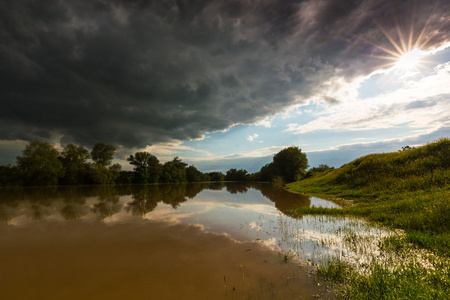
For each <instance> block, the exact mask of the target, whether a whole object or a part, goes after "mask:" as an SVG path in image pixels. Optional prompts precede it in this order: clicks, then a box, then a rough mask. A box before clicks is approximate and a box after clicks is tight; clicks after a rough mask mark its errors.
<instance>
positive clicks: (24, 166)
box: [17, 141, 64, 185]
mask: <svg viewBox="0 0 450 300" xmlns="http://www.w3.org/2000/svg"><path fill="white" fill-rule="evenodd" d="M17 167H18V168H19V170H20V173H21V176H22V178H23V183H24V184H25V185H56V184H57V183H58V177H60V176H62V175H63V173H64V170H63V165H62V163H61V162H60V161H59V160H58V151H57V150H56V149H54V148H53V147H52V146H51V145H50V144H49V143H47V142H40V141H33V142H30V143H29V144H28V145H27V146H26V147H25V150H23V151H22V156H17Z"/></svg>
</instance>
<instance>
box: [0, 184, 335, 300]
mask: <svg viewBox="0 0 450 300" xmlns="http://www.w3.org/2000/svg"><path fill="white" fill-rule="evenodd" d="M314 201H316V202H317V203H319V202H320V201H323V200H320V199H311V198H310V197H305V196H299V195H294V194H290V193H287V192H285V191H282V190H277V189H274V188H272V187H271V186H270V185H266V184H237V183H232V184H231V183H230V184H192V185H159V186H126V187H66V188H62V187H60V188H29V189H1V190H0V299H318V298H322V299H328V298H330V297H332V295H331V294H330V293H329V292H327V288H326V287H324V285H323V284H321V285H320V286H319V285H318V283H319V284H320V282H318V281H317V280H316V279H315V276H314V274H313V273H311V270H309V267H307V266H305V265H304V264H302V263H301V260H298V259H291V258H289V257H288V256H286V249H283V243H284V242H286V235H287V233H286V232H283V230H280V227H282V226H283V224H286V223H289V222H290V221H292V220H294V219H295V218H292V217H291V216H290V213H289V210H290V209H293V208H295V207H298V206H309V205H311V202H314ZM320 204H321V205H331V206H332V205H333V204H330V203H326V202H322V203H319V205H320ZM288 226H289V225H288ZM296 226H298V224H297V225H296ZM286 258H288V259H286Z"/></svg>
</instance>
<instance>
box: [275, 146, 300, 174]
mask: <svg viewBox="0 0 450 300" xmlns="http://www.w3.org/2000/svg"><path fill="white" fill-rule="evenodd" d="M273 164H274V167H275V168H276V169H278V170H279V175H280V176H282V177H283V179H284V181H286V182H292V181H296V180H299V179H300V178H301V177H303V176H304V175H305V170H306V168H308V159H307V158H306V154H305V153H302V150H300V149H299V148H298V147H296V146H291V147H288V148H285V149H283V150H281V151H280V152H278V153H277V154H275V156H274V157H273Z"/></svg>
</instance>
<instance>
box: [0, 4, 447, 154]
mask: <svg viewBox="0 0 450 300" xmlns="http://www.w3.org/2000/svg"><path fill="white" fill-rule="evenodd" d="M436 3H438V4H436ZM448 11H450V3H449V2H448V1H441V2H436V1H390V0H367V1H356V0H355V1H333V0H314V1H312V0H311V1H278V0H270V1H269V0H265V1H264V0H260V1H250V0H248V1H242V0H236V1H233V0H222V1H206V0H205V1H182V0H180V1H100V0H96V1H95V0H93V1H64V0H58V1H56V0H55V1H20V0H19V1H17V0H4V1H2V2H1V3H0V62H1V63H0V78H1V79H0V97H1V101H0V140H24V141H30V140H33V139H50V138H52V137H54V136H59V137H60V138H61V142H62V143H67V142H74V143H77V144H80V145H84V146H91V145H92V144H94V143H95V142H98V141H104V142H107V143H111V144H114V145H120V146H123V147H125V148H136V147H145V146H146V145H152V144H155V143H163V142H170V141H173V140H191V139H196V138H201V137H202V135H203V134H204V133H206V132H214V131H218V130H224V129H227V128H229V127H231V126H233V125H235V124H252V123H255V122H258V121H261V120H262V119H264V118H266V117H268V116H271V115H274V114H276V113H278V112H281V111H283V110H284V109H286V108H287V107H289V106H291V105H295V104H301V103H302V101H305V100H306V99H307V98H308V97H310V96H312V94H313V93H315V91H316V90H317V88H316V87H317V86H320V85H321V84H322V83H323V82H326V81H328V80H330V78H333V77H336V76H340V77H342V78H344V79H345V80H351V79H352V78H355V77H357V76H362V75H367V74H369V73H371V72H372V71H373V70H375V68H376V67H377V66H380V65H382V64H384V63H386V62H385V61H382V60H380V59H378V58H377V56H380V55H385V54H386V53H383V51H382V50H381V49H380V47H376V46H375V45H374V43H377V45H378V46H383V47H386V48H393V47H392V45H391V44H390V42H389V41H388V39H387V38H386V36H385V34H384V33H383V32H382V30H384V31H386V33H388V34H390V35H391V36H397V35H398V30H397V26H398V28H400V29H401V31H402V32H409V30H410V28H411V24H412V25H413V28H414V29H415V30H414V35H415V36H416V37H417V36H418V35H419V34H420V32H421V29H422V28H424V27H425V26H426V25H427V24H428V25H429V24H433V28H435V30H434V31H433V32H432V33H431V34H430V33H428V36H427V43H426V45H424V46H425V47H427V48H433V47H438V46H440V45H441V44H442V43H444V42H445V41H448V40H449V39H450V37H449V36H448V35H449V32H450V22H449V17H448ZM425 28H426V27H425ZM436 28H437V29H436ZM381 29H382V30H381ZM330 99H331V100H332V101H331V100H330ZM324 100H325V102H332V103H334V102H338V101H340V100H342V99H335V98H332V97H331V96H327V95H325V96H324Z"/></svg>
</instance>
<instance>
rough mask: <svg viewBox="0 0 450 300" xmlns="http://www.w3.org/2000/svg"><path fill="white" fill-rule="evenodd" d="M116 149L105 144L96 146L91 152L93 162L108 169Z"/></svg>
mask: <svg viewBox="0 0 450 300" xmlns="http://www.w3.org/2000/svg"><path fill="white" fill-rule="evenodd" d="M114 153H116V148H115V147H114V146H112V145H108V144H105V143H97V144H95V145H94V147H93V148H92V151H91V156H92V160H93V161H94V162H95V163H96V164H99V165H102V166H103V167H107V166H109V165H110V164H111V162H112V160H113V156H114Z"/></svg>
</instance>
